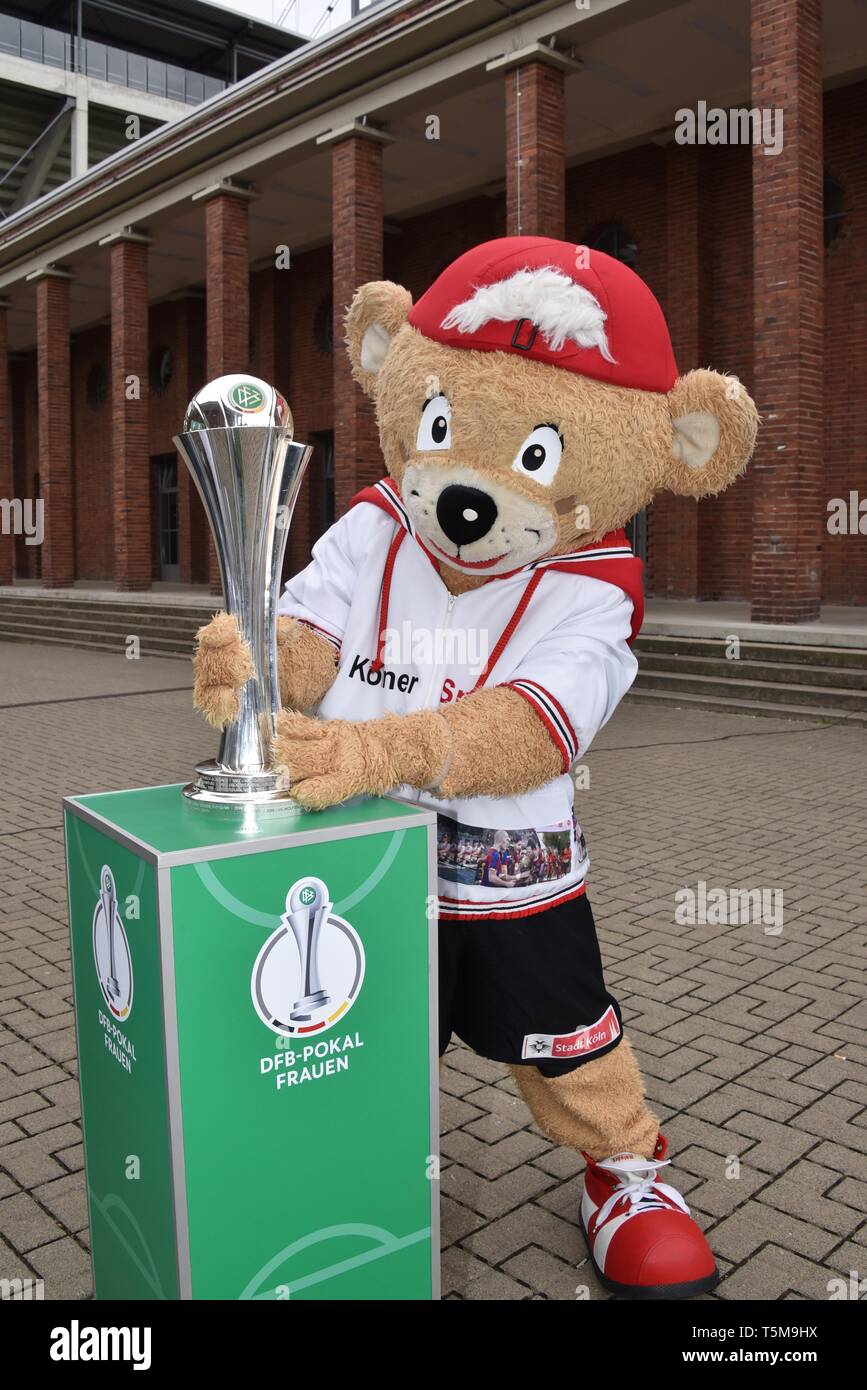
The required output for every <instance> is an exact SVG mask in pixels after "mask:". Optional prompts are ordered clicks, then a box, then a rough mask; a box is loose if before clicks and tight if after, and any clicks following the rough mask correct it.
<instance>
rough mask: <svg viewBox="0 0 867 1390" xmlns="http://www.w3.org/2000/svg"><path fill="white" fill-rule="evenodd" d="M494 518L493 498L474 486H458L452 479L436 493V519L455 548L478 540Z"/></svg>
mask: <svg viewBox="0 0 867 1390" xmlns="http://www.w3.org/2000/svg"><path fill="white" fill-rule="evenodd" d="M496 519H497V504H496V502H495V501H494V499H493V497H489V496H488V494H487V493H486V492H481V491H480V490H479V488H477V487H460V486H459V485H458V484H456V483H453V484H452V486H451V487H446V488H443V490H442V492H441V493H440V496H439V501H438V502H437V521H438V522H439V524H440V526H441V527H442V529H443V531H444V532H445V534H446V535H447V536H448V538H449V540H450V541H451V542H452V543H453V544H454V545H456V546H458V547H459V548H460V546H462V545H472V543H473V541H480V540H481V539H482V536H486V535H487V534H488V532H489V531H490V529H491V527H492V526H493V524H494V522H495V521H496Z"/></svg>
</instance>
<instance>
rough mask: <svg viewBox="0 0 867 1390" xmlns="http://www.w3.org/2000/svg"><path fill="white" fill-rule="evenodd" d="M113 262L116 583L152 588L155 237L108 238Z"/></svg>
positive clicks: (122, 586) (131, 234)
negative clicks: (151, 273) (151, 291)
mask: <svg viewBox="0 0 867 1390" xmlns="http://www.w3.org/2000/svg"><path fill="white" fill-rule="evenodd" d="M102 244H103V245H108V246H109V256H110V261H111V450H112V507H113V515H114V583H115V588H117V589H124V590H133V589H149V588H150V587H151V579H152V550H151V479H150V419H149V382H148V246H149V244H150V242H149V238H147V237H145V236H141V235H139V234H137V233H135V232H124V233H121V234H119V235H118V236H116V237H109V238H106V240H105V242H103V243H102Z"/></svg>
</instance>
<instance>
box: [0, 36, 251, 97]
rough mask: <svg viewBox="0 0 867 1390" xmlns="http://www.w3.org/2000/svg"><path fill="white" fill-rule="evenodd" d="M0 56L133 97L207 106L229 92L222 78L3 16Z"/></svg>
mask: <svg viewBox="0 0 867 1390" xmlns="http://www.w3.org/2000/svg"><path fill="white" fill-rule="evenodd" d="M2 53H9V54H11V55H12V56H13V57H15V58H27V59H29V60H30V61H31V62H34V63H45V64H46V65H47V66H48V67H52V68H63V69H64V70H65V71H66V72H80V73H83V74H84V75H85V76H87V77H96V78H100V79H101V80H102V81H103V82H113V83H116V84H117V85H118V86H119V87H129V88H131V89H132V90H133V91H135V92H147V93H148V94H149V95H150V96H157V97H168V98H169V99H170V100H171V101H183V102H186V104H187V105H188V106H196V105H197V104H198V103H199V102H200V101H206V100H207V98H208V97H212V96H214V95H216V93H217V92H222V91H223V90H224V88H225V87H226V86H227V83H226V82H224V81H223V80H222V79H221V78H219V77H208V76H207V75H206V74H204V73H201V72H190V71H189V69H187V68H180V67H177V66H176V65H175V64H174V63H164V62H162V61H160V60H159V59H157V58H142V57H141V56H140V55H139V54H137V53H127V52H126V51H125V50H124V49H122V48H113V47H111V45H109V44H105V43H98V42H97V41H96V40H95V39H75V38H73V37H72V35H70V34H65V33H63V32H62V31H61V30H59V29H46V28H45V26H44V25H42V24H32V23H31V22H30V21H29V20H27V19H17V18H16V17H15V16H14V15H8V14H0V54H2Z"/></svg>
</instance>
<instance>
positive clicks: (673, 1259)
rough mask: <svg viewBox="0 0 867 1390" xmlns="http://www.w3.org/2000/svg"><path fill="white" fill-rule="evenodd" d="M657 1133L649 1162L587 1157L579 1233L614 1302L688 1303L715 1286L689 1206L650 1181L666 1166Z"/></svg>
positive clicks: (715, 1273) (627, 1156)
mask: <svg viewBox="0 0 867 1390" xmlns="http://www.w3.org/2000/svg"><path fill="white" fill-rule="evenodd" d="M667 1152H668V1140H667V1139H665V1138H664V1137H663V1136H662V1135H661V1134H660V1136H659V1138H658V1139H657V1141H656V1148H655V1149H654V1153H653V1158H652V1159H648V1158H641V1157H640V1155H638V1154H633V1153H619V1154H615V1155H614V1156H613V1158H606V1159H602V1160H601V1161H597V1160H594V1159H592V1158H589V1157H588V1155H587V1154H585V1155H584V1157H585V1159H586V1160H587V1170H586V1172H585V1174H584V1196H583V1198H582V1200H581V1228H582V1230H583V1232H584V1235H585V1237H586V1239H587V1245H588V1247H589V1250H590V1258H591V1260H592V1261H593V1267H594V1269H595V1270H596V1273H597V1275H598V1276H599V1280H600V1282H601V1283H602V1284H603V1285H604V1287H605V1288H606V1289H609V1290H610V1291H611V1292H612V1293H615V1294H619V1295H620V1297H621V1298H694V1297H695V1295H696V1294H700V1293H708V1292H709V1291H710V1290H711V1289H712V1288H713V1287H714V1286H715V1285H716V1283H717V1282H718V1280H719V1270H718V1269H717V1267H716V1263H715V1261H714V1257H713V1255H712V1254H711V1251H710V1246H709V1245H708V1243H707V1241H706V1240H705V1238H704V1235H703V1234H702V1232H701V1230H700V1229H699V1227H698V1226H697V1225H696V1223H695V1222H694V1221H693V1219H692V1217H691V1216H690V1214H689V1207H688V1206H687V1205H686V1202H685V1201H684V1200H683V1198H682V1197H681V1195H680V1193H679V1192H677V1191H676V1190H675V1189H674V1188H673V1187H670V1186H669V1184H668V1183H664V1182H657V1180H656V1174H657V1172H658V1170H659V1169H660V1168H664V1167H665V1166H666V1164H667V1162H668V1160H667V1159H666V1157H665V1155H666V1153H667Z"/></svg>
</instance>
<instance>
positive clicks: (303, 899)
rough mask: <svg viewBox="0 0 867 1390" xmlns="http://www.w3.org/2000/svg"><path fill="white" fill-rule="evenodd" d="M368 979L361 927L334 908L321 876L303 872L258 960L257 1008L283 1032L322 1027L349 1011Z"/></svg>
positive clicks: (253, 987)
mask: <svg viewBox="0 0 867 1390" xmlns="http://www.w3.org/2000/svg"><path fill="white" fill-rule="evenodd" d="M363 980H364V947H363V946H362V944H361V938H360V936H359V935H358V933H357V931H356V930H355V928H354V927H352V926H350V924H349V922H347V921H345V919H344V918H343V917H338V915H337V914H336V913H335V911H334V904H333V903H332V902H331V901H330V899H329V894H328V889H327V888H326V886H325V884H324V883H323V882H322V879H321V878H299V879H298V880H297V882H296V883H293V885H292V887H291V888H290V889H289V892H288V893H287V894H286V910H285V912H284V913H283V915H282V917H281V918H280V926H279V927H278V928H277V930H276V931H275V932H273V933H272V934H271V936H269V937H268V940H267V941H266V942H265V944H264V946H263V947H262V949H261V951H260V952H259V954H258V956H257V957H256V963H255V965H254V966H253V976H252V980H251V992H252V996H253V1007H254V1008H255V1010H256V1013H257V1014H258V1015H259V1017H260V1018H261V1020H262V1022H263V1023H265V1024H267V1026H268V1027H269V1028H271V1029H273V1031H274V1032H275V1033H279V1034H281V1035H286V1036H289V1035H296V1034H311V1033H322V1032H325V1031H326V1030H327V1029H329V1028H333V1027H334V1025H335V1024H336V1023H338V1022H340V1021H341V1020H342V1019H343V1018H344V1017H345V1016H346V1014H347V1013H348V1011H349V1010H350V1009H351V1008H352V1005H353V1004H354V1003H355V1001H356V999H357V998H358V994H359V991H360V989H361V985H362V981H363Z"/></svg>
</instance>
